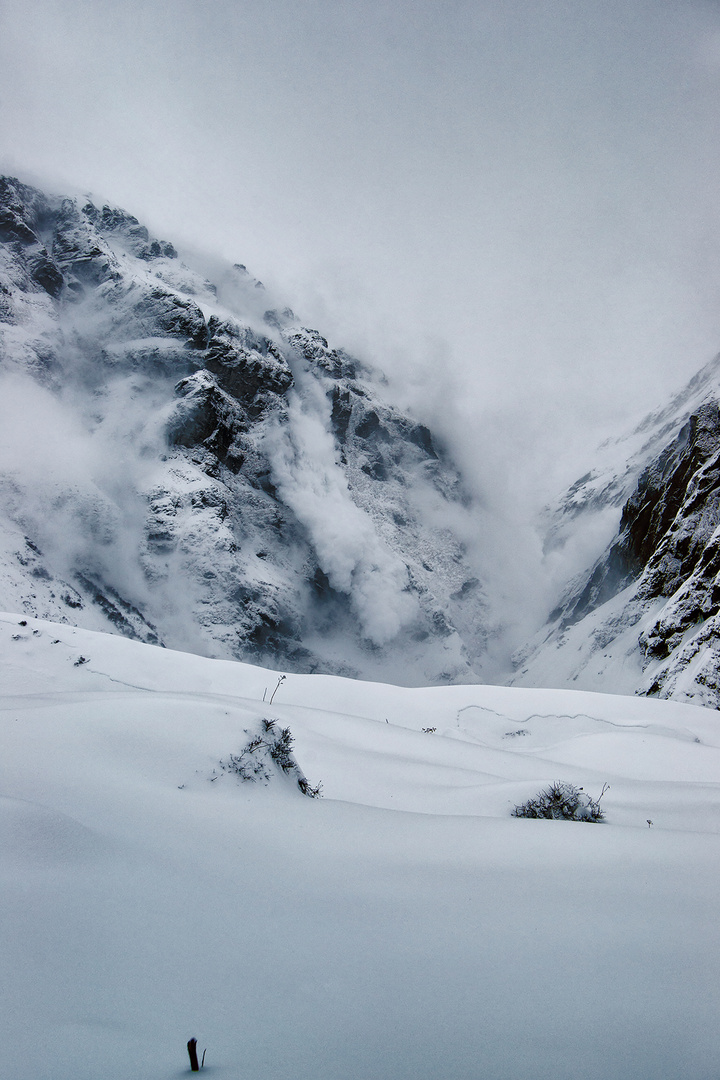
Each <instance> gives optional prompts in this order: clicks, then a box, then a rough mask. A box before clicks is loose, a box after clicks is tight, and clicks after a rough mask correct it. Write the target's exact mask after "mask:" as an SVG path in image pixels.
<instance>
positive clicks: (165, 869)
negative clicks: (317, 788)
mask: <svg viewBox="0 0 720 1080" xmlns="http://www.w3.org/2000/svg"><path fill="white" fill-rule="evenodd" d="M21 621H26V623H27V625H26V626H20V625H19V624H20V622H21ZM0 650H1V653H2V657H3V660H2V672H3V675H2V682H1V684H0V704H1V705H2V708H1V709H0V724H2V747H3V753H2V759H1V762H0V823H1V824H2V829H1V831H0V849H1V851H2V858H1V859H0V875H1V876H2V887H1V888H0V912H2V917H1V918H0V952H1V955H2V956H3V959H4V964H3V967H4V971H5V978H4V980H3V982H2V991H1V993H2V998H3V1002H2V1010H1V1014H2V1016H3V1024H2V1032H3V1042H2V1045H3V1059H4V1062H3V1075H4V1076H8V1077H11V1078H13V1080H20V1078H34V1080H98V1078H102V1080H115V1078H118V1080H120V1078H122V1080H127V1078H130V1077H132V1078H137V1080H151V1078H152V1080H157V1078H175V1077H179V1076H182V1075H185V1074H186V1073H187V1072H188V1059H187V1054H186V1052H185V1043H186V1042H187V1040H188V1039H189V1038H190V1037H191V1036H196V1037H197V1038H198V1045H199V1048H200V1050H201V1051H202V1049H204V1048H205V1047H207V1058H206V1069H205V1071H206V1072H208V1073H209V1074H210V1075H211V1076H215V1077H217V1078H218V1080H220V1078H227V1080H235V1078H238V1080H241V1078H245V1077H247V1078H253V1080H262V1078H266V1077H268V1078H270V1077H272V1078H273V1080H275V1078H278V1080H280V1078H286V1077H287V1078H288V1080H289V1078H291V1077H292V1078H298V1077H299V1078H308V1080H309V1078H311V1077H312V1078H313V1080H316V1078H322V1080H371V1078H381V1080H385V1078H387V1080H406V1078H407V1080H410V1078H418V1080H438V1078H448V1080H476V1078H481V1077H488V1078H493V1080H495V1078H497V1080H531V1078H532V1080H535V1078H545V1077H548V1078H549V1077H554V1078H561V1080H565V1078H567V1080H570V1078H571V1077H572V1078H575V1077H577V1076H579V1075H582V1076H583V1077H586V1078H591V1080H595V1078H598V1080H599V1078H600V1077H603V1078H606V1077H614V1078H625V1077H627V1078H628V1080H629V1078H630V1077H633V1078H645V1077H647V1078H648V1080H650V1078H652V1080H663V1078H667V1080H671V1078H672V1080H676V1078H678V1077H680V1076H683V1077H685V1076H687V1077H692V1078H693V1080H695V1078H698V1080H705V1078H707V1080H710V1077H713V1078H714V1077H716V1076H717V1051H718V1036H717V1024H716V1017H717V1006H718V992H717V978H716V971H717V959H718V945H719V944H720V942H719V940H718V939H719V937H720V934H719V933H718V924H717V918H716V913H715V912H716V898H717V894H718V870H719V868H720V862H719V860H718V855H720V838H719V837H718V833H719V832H720V784H719V783H718V781H719V780H720V727H719V726H718V720H717V714H716V713H714V712H711V711H709V710H704V709H700V708H696V707H693V706H687V705H679V704H676V703H673V702H656V701H651V700H646V699H635V698H623V697H615V696H613V697H610V696H604V695H599V694H591V693H574V692H571V691H545V690H530V689H517V688H504V687H489V686H454V687H447V688H433V689H402V688H398V687H393V686H388V685H381V684H369V683H358V682H352V681H350V680H343V679H337V678H332V677H329V676H294V675H292V676H289V677H288V679H287V681H286V682H284V683H283V684H282V686H280V688H279V689H278V692H277V695H276V698H275V701H274V703H273V705H272V706H269V705H268V704H267V703H263V701H262V698H263V694H264V693H265V694H266V697H267V698H269V697H270V695H271V693H272V691H273V689H274V687H275V684H276V682H277V678H278V675H277V674H276V673H275V672H271V671H266V670H263V669H260V668H254V667H252V666H250V665H245V664H234V663H231V662H225V661H212V660H207V659H204V658H201V657H198V656H189V655H185V654H180V653H172V652H170V651H167V650H162V649H156V648H152V647H150V646H145V645H139V644H137V643H134V642H131V641H127V640H126V639H123V638H116V637H111V636H108V635H102V634H95V633H92V632H90V631H82V630H77V629H75V628H72V627H68V626H60V625H54V624H49V623H42V622H39V621H36V620H32V619H27V620H23V619H22V617H21V616H16V615H6V616H0ZM81 658H82V662H80V661H81ZM263 716H269V717H274V718H277V720H278V721H279V722H280V724H281V725H283V726H285V725H289V726H290V728H291V730H292V732H293V735H294V736H295V739H296V747H295V751H296V757H297V760H298V762H299V764H300V766H301V768H302V769H303V771H304V772H305V773H306V775H307V776H308V779H309V780H310V781H311V783H316V782H317V781H322V783H323V795H324V798H323V799H321V800H311V799H307V798H304V797H303V796H302V795H301V794H300V793H299V791H298V790H297V788H296V787H295V786H294V785H293V784H292V783H291V781H290V780H289V778H287V777H284V776H281V775H279V776H277V777H275V778H274V779H273V781H272V782H271V783H270V784H269V785H268V786H267V787H265V786H262V785H250V784H244V785H242V784H239V783H238V782H237V780H236V778H235V777H234V776H232V775H229V774H221V775H218V773H219V770H218V765H219V762H220V760H221V759H223V758H227V757H228V756H229V754H231V753H238V752H239V750H240V749H241V748H242V746H243V745H244V742H245V741H246V738H247V737H246V736H245V735H244V729H250V730H253V731H254V730H255V728H256V726H257V724H258V722H259V719H260V718H261V717H263ZM386 721H387V722H386ZM423 727H434V728H435V729H436V730H435V732H434V733H424V732H423V731H422V728H423ZM520 732H523V734H520ZM696 740H699V741H696ZM213 776H215V777H216V779H212V777H213ZM557 778H560V779H564V780H569V781H571V782H573V783H576V784H578V785H583V786H585V787H586V789H587V790H588V791H590V792H591V793H592V794H594V795H598V794H599V792H600V790H601V787H602V784H603V783H604V782H608V783H609V784H610V785H611V787H610V790H609V791H608V792H607V793H606V795H605V796H604V798H603V806H604V807H605V809H606V813H607V822H606V823H604V824H602V825H598V826H588V825H583V824H580V823H565V822H546V821H527V820H518V819H514V818H512V817H511V816H510V811H511V809H512V807H513V806H514V805H515V803H517V802H519V801H522V800H524V799H526V798H527V797H529V796H530V795H533V794H535V793H536V791H537V790H538V788H539V787H541V786H543V785H544V784H545V783H547V782H548V781H550V780H552V779H557ZM648 818H650V819H651V820H652V822H653V824H652V826H648V824H647V819H648Z"/></svg>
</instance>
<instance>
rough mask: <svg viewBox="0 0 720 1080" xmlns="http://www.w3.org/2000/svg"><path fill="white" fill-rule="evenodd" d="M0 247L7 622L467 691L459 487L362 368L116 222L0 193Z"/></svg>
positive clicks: (474, 595) (473, 667) (479, 635)
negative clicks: (12, 612) (22, 617)
mask: <svg viewBox="0 0 720 1080" xmlns="http://www.w3.org/2000/svg"><path fill="white" fill-rule="evenodd" d="M0 239H1V240H2V243H1V244H0V335H1V336H0V380H1V382H2V405H0V408H2V412H3V415H2V421H3V423H2V434H1V435H0V438H1V439H2V459H1V461H0V484H1V485H2V489H3V492H4V494H5V498H4V500H3V514H2V524H1V531H2V538H3V548H4V552H5V556H4V564H3V567H2V571H0V583H1V584H0V601H2V603H3V604H4V605H5V606H8V607H16V608H20V609H22V610H24V611H26V612H28V613H30V614H40V615H43V616H46V617H52V618H55V619H59V620H68V621H70V622H72V623H75V624H78V625H83V626H87V627H90V628H96V629H97V628H106V629H113V630H115V631H119V632H121V633H125V634H130V635H131V636H137V637H139V638H140V639H141V640H145V641H158V640H160V641H162V642H163V643H165V644H166V645H175V646H180V647H183V648H186V649H194V650H197V651H199V652H203V653H207V654H210V655H218V656H227V657H249V656H255V657H261V658H263V659H265V660H266V661H267V662H269V663H274V664H276V665H283V666H285V667H287V668H288V669H290V670H306V671H312V670H328V671H333V670H334V671H343V672H347V673H351V672H357V673H361V674H363V675H366V676H369V675H375V676H378V677H385V678H391V677H394V676H396V675H397V673H398V672H399V671H402V672H403V673H404V674H403V677H404V678H405V679H406V680H407V681H410V682H412V681H419V682H422V681H426V680H431V681H433V680H434V681H437V680H440V681H447V680H453V679H474V678H476V677H477V676H478V673H479V672H480V670H481V668H482V658H483V655H484V652H485V648H486V639H487V632H488V631H487V622H488V619H487V614H486V611H485V606H484V601H483V590H482V586H481V584H480V582H479V580H478V576H477V574H476V573H475V572H473V570H472V569H471V567H470V566H469V564H468V562H467V559H466V556H465V552H464V547H463V542H462V535H463V529H465V530H466V531H467V529H468V522H469V518H468V516H467V513H466V509H465V495H464V492H463V490H462V485H461V483H460V480H459V477H458V475H457V473H456V472H455V470H454V469H453V466H452V464H451V463H450V462H449V461H448V460H447V459H446V458H445V457H444V456H443V454H442V453H441V452H440V451H439V450H438V448H437V447H436V445H435V444H434V442H433V438H432V435H431V434H430V432H429V431H428V430H427V429H426V428H424V427H422V425H420V424H417V423H415V422H414V421H412V420H411V419H410V418H408V417H406V416H404V415H402V414H401V413H399V412H398V411H397V410H396V409H394V408H393V407H392V406H391V405H389V404H388V403H386V402H385V401H383V398H382V378H381V377H380V376H378V375H377V373H374V372H373V371H371V370H370V369H369V368H367V367H364V366H363V365H362V364H360V363H359V361H357V360H354V359H353V358H351V357H349V356H348V355H347V354H346V353H344V352H343V351H342V350H335V349H332V348H331V347H330V346H329V345H328V342H327V340H326V339H325V338H323V337H322V335H321V334H320V333H319V332H318V331H316V330H309V329H307V328H305V327H303V326H302V325H301V324H300V323H299V321H298V320H297V318H296V317H295V315H294V314H293V312H292V311H290V310H289V309H287V308H285V309H281V308H280V307H279V306H278V307H277V308H274V309H272V310H268V308H269V305H270V298H269V297H268V296H267V294H265V292H264V289H263V287H262V285H261V283H260V282H258V281H256V280H255V279H254V278H252V277H251V275H250V274H249V273H248V272H247V270H246V268H245V267H244V266H242V265H241V264H239V263H238V264H236V265H235V266H234V267H218V268H217V270H218V281H217V284H214V283H212V282H210V281H208V280H207V279H206V278H205V276H204V275H203V274H201V273H198V272H197V271H194V270H193V269H192V268H190V267H188V266H186V265H185V264H184V263H182V262H181V261H180V259H179V258H178V256H177V252H176V250H175V248H174V247H173V245H172V244H170V243H169V242H167V241H165V240H160V239H157V238H155V237H152V236H151V235H150V234H149V232H148V230H147V229H146V228H145V227H144V226H143V225H142V224H141V223H140V222H138V221H137V219H136V218H134V217H132V216H131V215H129V214H127V213H126V212H124V211H122V210H119V209H116V208H113V207H109V206H104V207H97V206H95V205H93V204H92V203H91V202H89V201H83V200H78V199H67V198H66V199H62V198H55V197H48V196H45V195H43V194H41V193H40V192H37V191H34V190H33V189H32V188H29V187H27V186H25V185H22V184H20V183H18V182H17V181H14V180H10V179H7V178H6V179H3V180H2V181H0ZM260 300H262V302H263V303H262V304H259V301H260Z"/></svg>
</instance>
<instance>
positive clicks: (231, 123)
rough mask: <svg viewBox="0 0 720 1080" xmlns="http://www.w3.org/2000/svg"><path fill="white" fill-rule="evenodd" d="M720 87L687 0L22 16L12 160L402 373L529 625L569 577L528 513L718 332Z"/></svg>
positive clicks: (65, 0) (499, 590) (82, 7)
mask: <svg viewBox="0 0 720 1080" xmlns="http://www.w3.org/2000/svg"><path fill="white" fill-rule="evenodd" d="M719 81H720V11H719V10H718V6H717V5H716V4H713V3H703V2H694V0H690V2H679V0H677V2H652V3H650V2H637V0H622V2H621V0H608V2H606V3H605V4H603V5H598V4H596V3H593V2H590V0H575V2H573V3H568V2H562V0H551V2H539V3H538V2H532V3H531V2H530V0H514V2H510V3H507V4H504V5H502V6H500V5H497V4H491V3H489V2H481V0H475V2H451V3H448V4H444V5H442V7H441V8H440V7H438V6H437V5H435V4H432V3H430V2H429V0H420V2H414V3H410V2H409V0H402V2H398V3H395V4H393V5H392V6H391V7H388V6H387V5H381V4H380V3H374V2H370V0H357V2H348V3H340V4H338V3H332V4H331V3H329V2H328V0H308V2H307V3H304V4H302V5H295V4H290V3H288V2H286V0H278V2H271V0H263V2H260V0H247V2H244V3H243V4H233V3H214V4H211V5H203V6H199V5H196V4H192V3H190V2H189V0H180V2H177V3H173V4H171V5H170V4H167V3H160V2H157V0H155V2H149V3H143V4H141V3H139V2H137V0H131V2H128V3H124V4H123V5H118V4H115V3H112V2H110V0H93V2H89V0H87V2H78V0H75V2H69V0H23V2H22V3H20V2H17V0H5V2H4V4H3V6H2V10H1V12H0V168H2V169H3V171H9V172H13V173H17V174H19V175H20V176H21V177H23V178H25V179H27V180H29V181H31V182H32V181H33V180H36V181H37V182H38V183H39V184H40V185H41V186H45V187H47V186H48V185H49V186H51V187H54V188H55V189H56V190H60V191H62V190H65V189H66V188H68V187H69V188H72V189H73V190H77V189H80V190H87V191H90V192H91V193H92V194H93V196H94V198H95V199H96V201H102V200H104V199H107V200H109V201H110V202H112V203H115V204H119V205H123V206H124V207H126V208H127V209H129V210H130V211H131V212H132V213H135V214H136V215H137V216H138V217H140V218H141V219H143V220H144V221H146V223H147V224H148V225H149V226H150V227H151V229H152V230H153V231H154V232H155V233H159V234H162V235H164V236H166V237H167V238H168V239H170V240H172V241H173V242H176V243H178V242H179V243H180V244H182V243H183V242H184V243H185V244H186V245H188V246H195V247H197V248H201V249H204V250H205V251H207V252H209V253H212V254H214V255H216V256H218V257H220V258H226V259H230V260H231V261H236V260H237V261H241V262H243V263H245V264H246V265H247V266H248V268H249V269H250V271H251V272H252V273H253V274H255V275H256V276H258V277H260V278H262V279H263V280H264V281H265V282H266V284H268V285H269V286H270V291H271V293H272V294H274V295H276V296H278V297H279V298H280V299H281V301H282V302H283V303H288V304H290V305H291V306H292V307H293V308H295V309H296V310H297V312H298V313H299V315H300V316H301V317H302V318H303V321H305V322H309V323H310V324H313V323H314V324H316V325H317V326H318V328H320V329H321V330H322V331H323V332H324V333H325V334H326V335H328V336H330V338H331V341H332V343H333V344H338V345H340V344H341V345H344V346H346V347H348V348H349V349H351V350H354V351H356V352H358V353H359V354H360V355H361V356H363V357H364V358H367V359H369V360H370V361H372V362H373V363H374V364H376V365H377V366H379V367H381V368H383V369H384V370H385V371H386V372H387V373H388V376H389V378H390V384H391V392H392V394H393V395H394V396H395V398H396V399H397V400H398V401H399V402H400V403H401V404H404V405H408V406H410V407H412V408H413V409H414V410H415V412H416V413H417V414H418V415H419V416H420V417H421V418H422V419H423V420H425V421H426V422H427V423H428V424H430V426H431V427H432V428H433V429H434V430H435V431H437V432H438V433H439V435H440V436H441V438H442V439H444V441H445V442H446V443H447V444H448V446H449V447H450V449H451V450H452V452H453V454H454V455H455V457H456V459H457V460H458V462H459V464H460V465H461V467H462V469H463V472H464V474H465V477H466V480H467V482H468V484H469V485H470V486H471V488H472V491H473V493H474V495H475V496H476V498H477V500H478V504H479V505H481V507H482V508H483V509H484V511H486V512H485V513H483V514H482V515H481V516H480V517H479V518H478V519H477V522H476V525H475V527H474V529H469V533H470V537H469V538H470V539H471V540H473V541H474V543H475V545H476V548H477V559H478V562H479V563H483V564H484V565H486V566H487V565H490V566H491V567H492V568H493V573H494V575H495V578H496V581H497V585H496V595H495V596H494V597H493V598H492V599H493V600H494V601H495V603H496V604H501V605H503V606H504V607H505V609H506V611H508V612H510V613H511V614H512V615H513V616H514V617H515V618H522V619H525V620H526V621H527V622H528V623H531V622H532V621H533V619H534V618H536V616H537V615H538V614H539V613H540V611H541V610H542V608H543V605H545V604H546V603H547V602H550V599H551V594H552V591H553V582H554V580H555V578H554V577H553V574H555V573H556V574H557V576H558V577H562V576H563V574H564V573H566V572H567V569H568V567H567V566H563V567H547V566H546V567H545V569H544V573H543V574H540V573H538V567H539V564H540V561H541V559H542V552H541V549H540V544H539V541H538V537H537V535H536V532H535V530H534V528H533V525H532V522H533V515H534V513H535V512H536V510H537V509H538V507H539V506H540V505H542V503H543V502H544V500H545V499H546V498H547V497H548V496H550V495H551V494H552V493H553V491H554V490H555V489H556V487H558V486H560V485H561V484H563V483H567V482H570V481H572V480H573V479H575V477H576V476H577V475H579V474H581V473H582V472H584V471H585V470H586V468H587V466H588V463H589V461H590V460H591V459H592V452H593V449H594V446H595V444H596V442H597V441H599V439H600V438H601V437H602V436H603V435H604V434H605V433H606V432H607V431H608V430H617V429H619V428H621V427H622V426H623V425H625V424H626V423H629V422H630V421H631V420H632V419H633V418H634V417H635V416H637V415H638V414H640V413H642V412H644V411H645V410H646V409H648V408H650V407H652V406H654V405H655V404H656V403H658V402H659V401H660V400H661V399H662V398H663V397H664V395H666V394H667V393H668V391H669V390H670V389H672V388H674V387H675V386H677V385H678V384H679V383H680V382H682V381H683V380H684V379H686V378H687V377H689V376H690V375H691V374H693V373H694V371H695V370H696V369H697V368H698V367H699V366H700V365H701V364H702V363H703V362H705V361H706V360H707V359H708V358H709V357H710V355H712V354H713V353H714V352H715V351H716V350H717V348H718V346H719V345H720V305H718V284H719V282H720V267H719V265H718V252H720V226H719V225H718V221H719V220H720V218H719V217H718V215H717V212H716V200H717V196H716V190H715V187H716V177H717V176H718V175H720V134H718V133H719V132H720V126H719V125H718V122H717V121H718V118H719V117H718V113H719V111H720V104H719V103H720V96H719V95H718V89H719V86H718V83H719ZM590 546H592V545H590ZM398 620H399V622H401V621H402V614H399V615H398ZM383 632H385V631H383V630H382V629H381V628H378V629H377V633H378V634H379V635H380V636H382V633H383ZM388 632H389V630H388Z"/></svg>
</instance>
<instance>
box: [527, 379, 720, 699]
mask: <svg viewBox="0 0 720 1080" xmlns="http://www.w3.org/2000/svg"><path fill="white" fill-rule="evenodd" d="M719 403H720V358H716V359H715V360H713V361H712V362H711V363H710V364H708V365H707V366H706V367H705V368H703V370H702V371H700V372H699V373H698V374H697V375H696V376H695V377H694V378H693V379H692V380H691V382H690V383H689V384H688V386H687V387H685V388H684V390H683V391H681V393H679V394H678V395H677V396H676V397H675V398H673V400H672V401H671V402H670V403H669V404H668V405H667V406H666V407H665V408H663V409H661V410H659V411H657V412H655V413H652V414H651V415H649V416H648V417H647V418H646V419H645V420H644V421H643V422H642V424H640V425H639V426H638V427H637V428H636V429H635V430H634V431H633V432H632V433H631V434H630V435H628V436H627V437H626V438H624V439H618V440H614V441H612V442H609V443H607V444H605V446H604V447H602V448H601V450H600V453H599V462H598V466H597V468H596V469H595V470H594V471H593V472H591V473H589V474H588V475H586V476H584V477H582V478H581V479H580V480H579V481H577V483H576V484H574V485H573V486H572V487H571V488H570V490H569V491H568V492H566V493H565V495H564V496H563V497H562V498H561V499H560V500H559V502H558V504H557V505H556V506H555V507H554V508H553V509H552V510H551V511H548V513H547V516H546V537H547V539H546V545H547V550H548V552H549V553H552V552H557V551H562V549H563V547H565V546H566V545H567V544H571V543H572V542H573V541H574V540H577V537H578V535H579V534H580V533H582V531H583V530H586V531H588V532H592V530H593V528H596V527H597V525H598V522H600V521H602V520H603V519H605V521H607V520H608V519H610V520H612V519H614V522H613V523H614V524H615V525H616V528H615V530H614V535H612V537H611V538H610V540H609V543H608V544H607V546H606V547H605V550H604V551H603V552H602V554H601V555H600V556H599V557H598V558H597V559H595V560H594V561H593V562H592V564H591V565H590V566H589V567H588V568H587V569H586V570H585V571H584V572H582V573H581V574H580V575H578V576H577V577H576V578H574V580H573V581H572V582H571V583H570V585H569V586H568V588H567V590H566V592H565V594H564V595H563V596H562V598H561V599H560V601H559V603H558V605H557V607H556V608H555V610H554V611H553V612H552V613H551V614H550V617H549V620H548V624H547V625H546V626H545V627H544V629H543V630H541V631H540V632H539V634H538V635H537V636H536V637H535V639H534V640H533V641H531V642H530V643H529V645H527V646H526V647H525V648H524V649H522V650H521V651H520V652H519V653H518V654H517V655H516V657H515V662H516V665H517V668H518V671H517V674H516V675H515V676H514V678H513V679H512V682H513V683H515V684H517V685H554V686H563V685H568V686H576V687H578V688H584V689H596V690H606V691H611V692H617V693H632V692H636V693H640V694H645V695H653V696H659V697H664V698H676V699H678V700H681V701H682V700H687V701H693V702H694V703H695V704H700V705H708V706H710V707H713V708H718V707H720V576H719V575H720V406H719ZM618 518H619V522H618Z"/></svg>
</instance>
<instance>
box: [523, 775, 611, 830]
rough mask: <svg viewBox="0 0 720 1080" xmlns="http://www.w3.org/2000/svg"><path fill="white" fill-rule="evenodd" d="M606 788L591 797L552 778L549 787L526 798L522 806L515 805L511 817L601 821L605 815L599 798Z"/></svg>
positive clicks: (570, 785)
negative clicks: (596, 796)
mask: <svg viewBox="0 0 720 1080" xmlns="http://www.w3.org/2000/svg"><path fill="white" fill-rule="evenodd" d="M607 789H608V785H607V784H603V789H602V791H601V792H600V795H599V796H598V798H597V799H593V798H592V796H591V795H588V793H587V792H586V791H583V789H582V788H576V787H575V785H574V784H566V783H563V782H562V781H561V780H554V781H553V783H552V784H551V785H550V787H548V788H545V790H544V791H540V792H539V793H538V794H537V795H536V796H535V797H534V798H533V799H528V801H527V802H526V803H523V804H522V806H516V807H515V809H514V810H513V817H525V818H550V819H552V820H554V821H602V820H603V818H604V817H605V813H604V811H603V810H602V809H601V807H600V799H602V797H603V795H604V794H605V792H606V791H607Z"/></svg>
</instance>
